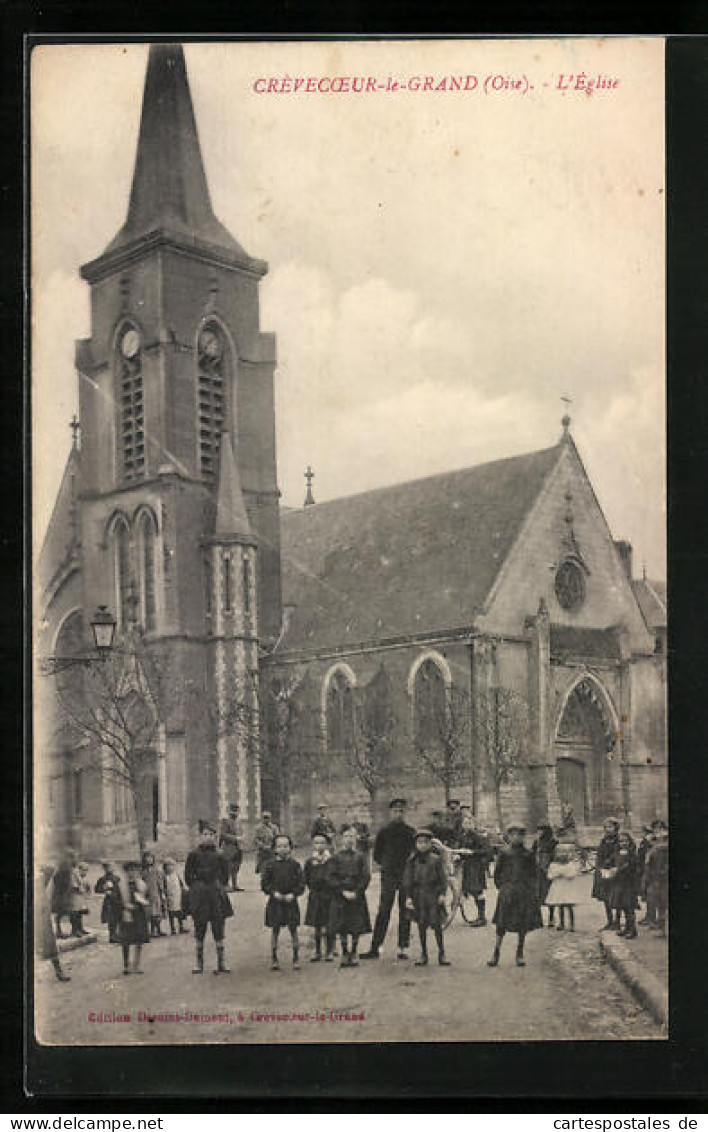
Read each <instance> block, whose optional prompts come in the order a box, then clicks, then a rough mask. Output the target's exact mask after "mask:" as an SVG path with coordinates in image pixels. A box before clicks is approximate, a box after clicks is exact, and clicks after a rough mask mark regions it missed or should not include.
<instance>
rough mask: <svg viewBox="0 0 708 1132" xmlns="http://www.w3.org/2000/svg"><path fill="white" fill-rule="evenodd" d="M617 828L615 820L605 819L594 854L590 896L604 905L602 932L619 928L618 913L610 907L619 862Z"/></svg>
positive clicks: (618, 824)
mask: <svg viewBox="0 0 708 1132" xmlns="http://www.w3.org/2000/svg"><path fill="white" fill-rule="evenodd" d="M619 826H620V823H619V821H618V819H617V818H615V817H608V818H606V820H605V825H604V833H603V835H602V840H601V841H600V844H599V845H598V847H597V853H596V854H595V875H594V877H593V881H592V893H591V895H592V896H593V898H594V899H595V900H601V901H602V903H603V904H604V905H605V915H606V916H607V922H606V924H605V926H604V928H603V929H602V930H603V931H609V930H610V928H618V927H619V912H618V911H616V910H615V909H614V908H613V907H612V889H613V884H614V879H615V876H616V875H617V862H618V860H619Z"/></svg>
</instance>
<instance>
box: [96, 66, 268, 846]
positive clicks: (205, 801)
mask: <svg viewBox="0 0 708 1132" xmlns="http://www.w3.org/2000/svg"><path fill="white" fill-rule="evenodd" d="M267 270H268V266H267V264H266V263H265V262H263V261H262V260H260V259H254V258H253V257H252V256H250V255H248V253H247V252H246V251H245V250H244V249H243V247H242V246H241V245H240V244H239V243H238V242H237V241H236V240H235V239H234V238H233V236H232V235H231V234H230V233H229V232H228V231H227V230H226V228H225V227H224V226H223V225H222V224H221V223H220V221H219V220H218V219H217V217H216V216H215V214H214V211H213V209H212V205H211V198H210V194H209V188H208V185H207V180H206V175H205V171H204V164H203V161H202V154H201V148H200V144H199V137H198V133H197V126H196V121H195V117H194V110H193V107H192V100H191V95H190V90H189V84H188V79H187V71H186V65H185V59H184V53H183V50H182V47H181V46H179V45H174V44H153V45H152V46H151V47H150V52H149V58H148V64H147V74H146V79H145V89H144V95H143V103H142V115H141V121H140V131H139V137H138V146H137V155H136V159H135V168H134V173H133V181H132V188H131V192H130V200H129V205H128V212H127V217H126V220H125V223H124V224H123V227H122V228H121V229H120V231H119V232H118V234H117V235H116V236H115V238H114V239H113V240H112V241H111V242H110V244H109V245H108V247H107V248H106V249H105V250H104V251H103V253H102V254H101V255H100V256H98V258H96V259H94V260H92V261H91V262H89V263H87V264H85V265H84V266H83V267H82V268H81V275H82V278H84V279H85V280H86V281H87V282H88V283H89V285H90V288H91V337H90V338H89V339H87V340H84V341H80V342H78V343H77V350H76V363H77V369H78V371H79V385H80V393H79V404H80V418H81V436H82V450H81V459H82V544H83V547H84V552H85V562H84V602H85V608H87V609H92V608H94V606H95V605H96V604H98V603H99V602H100V603H103V604H107V605H108V606H109V608H111V609H113V610H115V613H116V616H117V619H118V625H119V631H120V629H121V628H125V627H126V626H127V623H128V621H129V620H130V617H131V609H132V610H133V617H132V619H133V620H136V619H137V621H138V623H139V625H140V626H141V628H142V630H143V633H144V641H145V643H146V647H153V648H154V649H156V650H158V651H159V650H162V652H163V654H165V655H168V656H169V665H170V671H171V672H172V671H174V673H175V678H174V681H173V684H174V687H173V692H174V694H173V696H172V698H171V702H170V704H169V706H168V707H167V708H166V710H165V718H164V723H163V728H162V734H163V747H164V752H163V753H164V757H165V759H166V762H165V764H164V766H163V770H162V779H163V780H164V781H163V785H162V788H161V792H160V803H159V806H160V815H161V821H162V823H163V825H165V826H169V825H172V824H174V825H181V824H183V823H187V825H188V826H191V825H193V824H194V823H195V822H196V820H197V818H198V817H208V818H212V819H213V818H216V817H219V816H220V814H219V812H218V811H219V810H220V809H223V806H224V804H225V803H226V802H238V803H239V804H240V805H241V812H242V815H243V817H244V818H246V819H247V820H248V818H249V817H250V816H251V814H252V813H253V812H255V809H256V808H257V807H258V805H259V802H260V799H259V798H258V796H257V795H258V787H257V781H256V778H255V777H254V775H250V776H249V773H247V769H246V767H245V764H244V762H243V759H244V757H245V756H244V755H243V754H242V755H241V756H239V757H240V760H241V761H240V762H239V761H238V758H236V756H234V759H235V761H234V759H232V760H231V762H229V760H228V759H226V760H225V757H224V756H223V752H222V753H221V754H219V752H218V751H217V742H216V739H215V730H216V731H218V730H219V726H220V725H219V722H218V718H217V719H216V720H215V719H214V718H213V716H214V712H212V711H211V706H212V704H214V703H216V699H217V697H216V690H215V680H216V678H217V673H218V679H219V681H220V685H219V686H220V689H221V692H220V695H221V697H222V700H224V702H225V701H226V700H228V699H229V697H230V696H231V695H232V694H235V692H234V691H233V690H234V688H235V686H236V683H237V682H242V680H243V678H244V672H246V670H247V671H248V672H249V673H250V674H251V676H253V675H254V674H255V670H256V668H257V665H258V647H259V643H260V645H261V646H265V647H266V648H267V646H268V643H269V642H272V641H274V640H275V639H276V638H277V635H278V633H279V631H280V627H281V593H280V527H279V509H278V506H279V505H278V499H279V491H278V486H277V476H276V454H275V408H274V369H275V337H274V335H273V334H269V333H264V332H262V331H261V329H260V319H259V292H258V285H259V283H260V280H261V279H262V278H263V276H264V275H265V274H266V272H267ZM226 563H228V564H229V565H228V566H226ZM225 577H226V578H228V579H230V580H229V585H230V591H229V595H228V596H229V601H230V603H231V608H229V609H226V606H225V598H224V592H223V587H224V584H225V582H224V579H225ZM219 587H220V588H219ZM131 603H132V604H131ZM136 607H137V613H136V612H135V610H136ZM220 635H221V636H222V637H223V636H224V635H226V636H228V637H229V638H230V640H231V641H232V645H233V642H234V641H237V643H238V647H236V646H235V645H234V646H233V647H230V648H229V649H226V650H225V651H224V650H223V649H222V650H221V652H219V650H218V648H216V650H215V642H216V638H217V637H219V636H220ZM242 646H243V647H242ZM217 654H218V656H219V660H218V663H215V659H214V658H215V655H217ZM237 658H240V659H238V660H237ZM237 663H238V664H239V665H241V666H242V667H243V671H239V672H238V673H236V672H234V671H232V669H233V666H234V665H235V664H237ZM179 688H182V689H192V690H196V693H197V695H198V699H199V700H201V702H202V703H203V704H208V705H209V710H205V711H204V712H203V713H202V714H203V716H204V718H201V719H195V718H193V717H194V716H195V715H198V714H199V713H195V712H194V711H193V708H190V706H189V702H188V696H187V695H186V694H185V695H182V696H181V695H180V693H179V691H178V689H179ZM222 709H223V710H226V709H225V708H224V705H223V704H222V705H221V707H217V708H216V709H215V711H216V716H217V717H218V716H219V713H220V711H221V710H222ZM210 715H211V716H212V718H211V719H207V718H206V717H208V716H210ZM170 751H172V755H173V759H172V764H171V763H170ZM255 773H256V772H255V771H254V774H255ZM256 777H257V776H256Z"/></svg>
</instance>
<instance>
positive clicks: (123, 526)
mask: <svg viewBox="0 0 708 1132" xmlns="http://www.w3.org/2000/svg"><path fill="white" fill-rule="evenodd" d="M112 537H113V578H114V585H115V608H116V614H117V617H118V626H119V628H121V629H126V628H127V627H128V625H129V624H130V620H131V609H130V599H131V590H130V581H131V578H130V532H129V530H128V523H127V521H126V519H125V518H124V517H123V516H122V515H121V516H119V517H118V518H117V519H116V520H115V521H114V523H113V536H112Z"/></svg>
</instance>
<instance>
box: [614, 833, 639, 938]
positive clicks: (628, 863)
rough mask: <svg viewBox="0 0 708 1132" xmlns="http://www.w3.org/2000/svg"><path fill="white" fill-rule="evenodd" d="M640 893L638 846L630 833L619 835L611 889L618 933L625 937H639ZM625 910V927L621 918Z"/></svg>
mask: <svg viewBox="0 0 708 1132" xmlns="http://www.w3.org/2000/svg"><path fill="white" fill-rule="evenodd" d="M638 895H639V871H638V867H637V847H636V845H635V844H634V840H633V838H632V837H631V835H630V834H629V833H626V832H623V833H620V835H619V848H618V852H617V868H616V871H615V876H614V879H613V881H612V887H611V890H610V903H611V905H612V907H613V908H614V909H615V910H616V914H617V927H616V929H615V930H616V932H617V935H620V936H623V937H624V938H625V939H636V938H637V919H636V908H637V896H638ZM623 912H624V927H623V928H622V927H620V919H621V916H622V913H623Z"/></svg>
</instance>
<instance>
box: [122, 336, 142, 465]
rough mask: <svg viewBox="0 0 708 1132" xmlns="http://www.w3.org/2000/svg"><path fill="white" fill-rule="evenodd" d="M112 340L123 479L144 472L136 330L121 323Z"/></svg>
mask: <svg viewBox="0 0 708 1132" xmlns="http://www.w3.org/2000/svg"><path fill="white" fill-rule="evenodd" d="M116 342H117V359H116V376H117V381H116V387H117V388H116V394H117V398H118V405H119V424H118V429H119V436H118V445H119V465H120V468H121V474H122V477H123V479H124V480H136V479H141V478H142V477H143V476H144V475H145V408H144V404H143V370H142V351H141V343H140V334H139V332H138V330H137V329H136V328H135V327H134V326H133V325H132V324H131V323H125V324H124V325H123V326H122V327H121V329H120V331H119V334H118V337H117V340H116Z"/></svg>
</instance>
